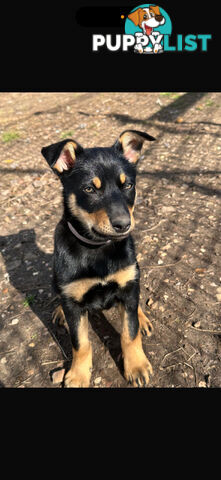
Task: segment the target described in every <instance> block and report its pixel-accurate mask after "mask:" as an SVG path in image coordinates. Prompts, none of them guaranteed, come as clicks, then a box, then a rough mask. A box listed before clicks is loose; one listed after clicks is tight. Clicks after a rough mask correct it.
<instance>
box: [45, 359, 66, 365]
mask: <svg viewBox="0 0 221 480" xmlns="http://www.w3.org/2000/svg"><path fill="white" fill-rule="evenodd" d="M58 362H61V360H51V361H50V362H43V363H41V365H50V363H58Z"/></svg>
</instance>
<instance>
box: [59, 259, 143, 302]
mask: <svg viewBox="0 0 221 480" xmlns="http://www.w3.org/2000/svg"><path fill="white" fill-rule="evenodd" d="M136 273H137V271H136V265H135V264H133V265H129V267H125V268H122V269H121V270H118V271H117V272H115V273H111V274H110V275H107V276H106V277H104V278H99V277H94V278H84V279H81V280H75V281H73V282H71V283H69V284H68V285H64V286H63V287H62V291H63V293H64V295H66V296H67V297H73V298H74V299H75V300H76V301H77V302H81V301H82V300H83V297H84V295H85V294H86V293H87V292H88V291H89V290H90V289H91V288H92V287H93V286H94V285H98V284H101V285H106V284H107V283H108V282H116V283H118V285H119V286H120V287H121V288H124V287H125V286H126V284H127V283H128V282H129V281H130V280H134V279H135V277H136Z"/></svg>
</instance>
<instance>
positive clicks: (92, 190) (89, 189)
mask: <svg viewBox="0 0 221 480" xmlns="http://www.w3.org/2000/svg"><path fill="white" fill-rule="evenodd" d="M83 190H84V192H86V193H94V189H93V187H85V188H84V189H83Z"/></svg>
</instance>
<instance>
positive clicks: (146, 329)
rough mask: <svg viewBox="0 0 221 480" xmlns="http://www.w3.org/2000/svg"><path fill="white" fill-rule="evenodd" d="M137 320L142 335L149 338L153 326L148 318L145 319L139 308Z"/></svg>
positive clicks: (139, 307)
mask: <svg viewBox="0 0 221 480" xmlns="http://www.w3.org/2000/svg"><path fill="white" fill-rule="evenodd" d="M137 313H138V320H139V326H140V331H141V333H142V335H144V336H146V335H147V336H148V337H150V335H152V331H153V325H152V323H151V322H150V320H149V318H147V317H146V315H145V314H144V313H143V310H142V308H141V306H140V305H139V306H138V312H137Z"/></svg>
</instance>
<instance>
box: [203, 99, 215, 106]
mask: <svg viewBox="0 0 221 480" xmlns="http://www.w3.org/2000/svg"><path fill="white" fill-rule="evenodd" d="M205 105H206V107H212V106H213V105H215V102H213V100H207V102H206V103H205Z"/></svg>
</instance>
